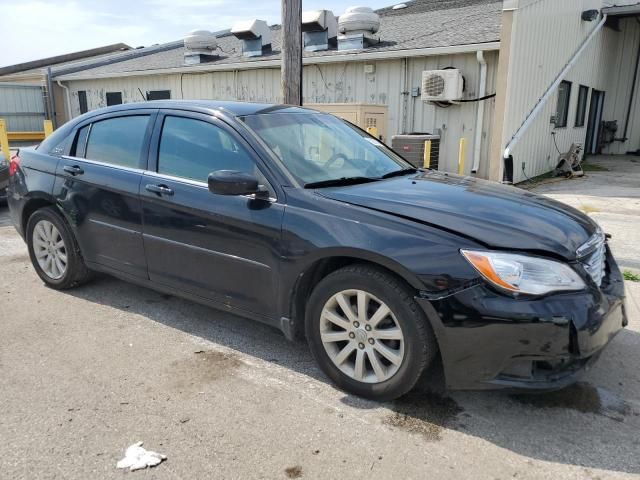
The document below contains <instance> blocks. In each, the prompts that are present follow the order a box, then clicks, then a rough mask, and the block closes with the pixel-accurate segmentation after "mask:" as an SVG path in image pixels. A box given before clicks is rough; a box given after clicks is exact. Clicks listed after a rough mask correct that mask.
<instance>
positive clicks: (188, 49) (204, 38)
mask: <svg viewBox="0 0 640 480" xmlns="http://www.w3.org/2000/svg"><path fill="white" fill-rule="evenodd" d="M217 48H218V41H217V40H216V35H215V34H214V33H211V32H210V31H209V30H194V31H192V32H189V33H188V34H187V36H186V37H184V64H185V65H197V64H199V63H206V62H209V61H211V60H215V59H216V58H218V54H217V52H216V49H217Z"/></svg>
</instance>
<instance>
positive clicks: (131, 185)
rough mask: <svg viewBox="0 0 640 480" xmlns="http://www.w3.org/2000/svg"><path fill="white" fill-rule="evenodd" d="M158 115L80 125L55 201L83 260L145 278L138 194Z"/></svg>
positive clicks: (141, 112)
mask: <svg viewBox="0 0 640 480" xmlns="http://www.w3.org/2000/svg"><path fill="white" fill-rule="evenodd" d="M154 118H155V110H154V111H146V110H139V111H137V112H136V114H135V115H130V114H129V115H123V114H122V113H120V114H119V115H116V116H104V117H99V118H98V119H96V120H95V121H92V123H88V124H86V125H81V126H80V128H79V129H78V131H77V133H76V137H75V140H74V145H73V147H72V149H71V152H70V155H69V156H65V157H63V158H62V160H60V162H59V163H58V166H57V170H56V176H57V179H56V186H55V194H56V197H57V202H58V204H60V205H61V206H62V208H63V210H64V211H65V212H66V213H67V215H68V217H69V221H70V223H71V226H72V228H73V230H74V233H75V235H76V238H77V239H78V242H79V244H80V248H81V250H82V253H83V255H84V258H85V260H86V261H87V262H88V263H89V264H98V265H101V266H104V267H108V268H110V269H113V270H117V271H119V272H122V273H126V274H129V275H134V276H137V277H141V278H147V265H146V260H145V255H144V248H143V243H142V205H141V202H140V196H139V186H140V180H141V178H142V171H143V169H142V168H141V162H143V161H146V157H147V148H148V142H149V138H150V137H151V132H152V126H153V125H152V122H153V119H154Z"/></svg>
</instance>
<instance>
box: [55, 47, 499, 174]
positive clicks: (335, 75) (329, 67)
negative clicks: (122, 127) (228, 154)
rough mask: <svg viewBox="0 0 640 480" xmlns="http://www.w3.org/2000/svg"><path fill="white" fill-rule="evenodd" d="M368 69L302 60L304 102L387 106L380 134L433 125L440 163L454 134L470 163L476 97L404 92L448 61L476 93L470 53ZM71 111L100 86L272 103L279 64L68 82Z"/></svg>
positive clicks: (453, 153)
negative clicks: (429, 100) (450, 102)
mask: <svg viewBox="0 0 640 480" xmlns="http://www.w3.org/2000/svg"><path fill="white" fill-rule="evenodd" d="M485 58H486V59H487V62H488V75H487V77H488V78H487V92H489V93H493V92H494V88H495V86H494V85H495V72H496V68H497V62H498V53H497V52H495V51H494V52H485ZM368 63H370V64H373V65H374V68H375V71H374V73H369V74H367V73H365V69H364V65H365V63H364V62H354V61H351V62H348V63H325V64H319V65H306V66H305V67H304V70H303V97H304V102H305V103H371V104H384V105H388V107H389V116H388V119H387V125H388V129H389V131H388V132H386V138H388V139H390V136H391V135H393V134H396V133H406V132H413V131H420V132H439V133H441V135H442V144H441V162H440V165H441V169H446V170H449V171H456V170H457V157H458V155H457V151H458V142H459V140H460V137H462V136H464V137H465V138H466V139H467V146H468V147H467V161H466V165H465V167H466V171H467V172H469V171H470V169H471V161H472V158H471V155H472V152H473V139H474V131H475V119H476V111H477V110H476V109H477V104H476V103H469V104H466V105H460V106H457V105H456V106H452V107H450V108H446V109H443V108H439V107H435V106H433V105H429V104H425V103H424V102H422V101H421V100H420V98H419V97H417V98H414V97H411V95H410V94H408V93H407V94H405V93H403V92H410V91H411V88H412V87H420V84H421V78H422V77H421V76H422V71H423V70H427V69H429V70H430V69H439V68H444V67H448V66H453V67H456V68H460V69H461V70H462V73H463V75H464V76H465V80H466V86H467V94H468V96H469V97H475V96H476V89H477V85H478V81H479V71H480V69H479V65H478V62H477V60H476V56H475V53H473V54H459V55H451V56H432V57H418V58H410V59H402V58H399V59H397V60H384V61H376V62H368ZM68 84H69V87H70V90H71V95H72V98H71V104H72V109H73V116H77V115H78V114H79V113H80V112H79V103H78V91H79V90H85V91H86V92H87V103H88V107H89V109H90V110H92V109H95V108H100V107H104V106H106V92H111V91H114V92H122V98H123V101H124V102H135V101H140V100H142V98H143V97H142V96H141V94H140V92H139V91H138V89H140V90H141V91H142V92H143V93H144V92H146V91H148V90H166V89H168V90H171V97H172V98H175V99H179V98H185V99H215V100H240V101H255V102H272V103H277V102H279V101H280V100H281V98H280V69H279V68H263V69H253V70H240V71H228V72H222V71H221V72H211V73H197V74H189V73H185V74H171V75H148V76H140V77H123V78H119V79H96V80H78V81H70V82H68ZM487 104H488V108H486V109H485V122H484V128H483V130H484V132H485V133H484V135H483V136H484V138H486V139H489V138H490V129H491V124H492V119H493V108H492V107H493V100H488V101H487ZM488 144H489V142H488V141H485V142H483V148H482V161H481V168H480V171H479V175H481V176H484V175H486V169H487V161H486V159H487V156H488V147H489V145H488Z"/></svg>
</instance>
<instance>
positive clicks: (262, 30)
mask: <svg viewBox="0 0 640 480" xmlns="http://www.w3.org/2000/svg"><path fill="white" fill-rule="evenodd" d="M231 33H232V34H233V35H235V37H236V38H238V39H239V40H242V54H243V55H244V56H245V57H259V56H260V55H262V54H263V53H266V52H270V51H271V29H270V28H269V25H267V22H265V21H264V20H247V21H242V22H238V23H236V24H235V25H234V26H233V28H232V29H231Z"/></svg>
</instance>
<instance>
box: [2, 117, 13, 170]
mask: <svg viewBox="0 0 640 480" xmlns="http://www.w3.org/2000/svg"><path fill="white" fill-rule="evenodd" d="M0 150H2V155H4V157H5V158H6V159H7V161H9V159H10V157H11V153H10V152H9V136H8V135H7V124H6V122H5V121H4V119H2V118H0Z"/></svg>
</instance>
